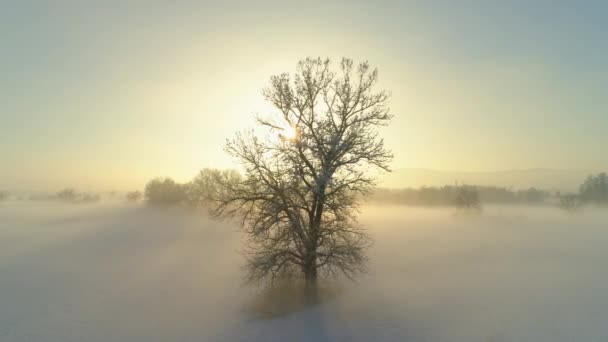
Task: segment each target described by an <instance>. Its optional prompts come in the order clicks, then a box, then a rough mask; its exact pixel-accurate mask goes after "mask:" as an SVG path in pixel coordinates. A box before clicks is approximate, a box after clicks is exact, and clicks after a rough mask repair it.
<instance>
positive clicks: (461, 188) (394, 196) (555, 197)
mask: <svg viewBox="0 0 608 342" xmlns="http://www.w3.org/2000/svg"><path fill="white" fill-rule="evenodd" d="M463 194H466V197H467V198H477V199H476V201H478V202H480V204H525V205H542V204H545V205H556V204H557V205H559V206H561V207H564V208H566V209H572V208H577V207H580V206H582V205H596V206H606V205H608V176H607V175H606V173H600V174H598V175H591V176H589V177H587V179H586V180H585V181H584V182H583V183H582V184H581V186H580V187H579V191H578V193H560V192H550V191H545V190H541V189H537V188H534V187H532V188H528V189H525V190H512V189H508V188H504V187H496V186H479V185H445V186H441V187H421V188H405V189H386V188H379V189H376V191H375V192H374V194H373V195H372V197H371V198H370V200H371V201H372V202H376V203H391V204H404V205H419V206H453V205H459V203H461V202H462V198H463Z"/></svg>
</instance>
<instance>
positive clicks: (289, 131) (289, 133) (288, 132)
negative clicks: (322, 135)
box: [281, 125, 297, 140]
mask: <svg viewBox="0 0 608 342" xmlns="http://www.w3.org/2000/svg"><path fill="white" fill-rule="evenodd" d="M296 136H297V131H296V129H295V128H294V127H291V126H289V125H285V127H283V130H282V131H281V137H283V139H287V140H292V139H294V138H295V137H296Z"/></svg>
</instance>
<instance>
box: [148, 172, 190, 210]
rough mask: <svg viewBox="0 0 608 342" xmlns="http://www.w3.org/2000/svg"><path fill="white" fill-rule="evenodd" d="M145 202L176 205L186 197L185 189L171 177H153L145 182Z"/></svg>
mask: <svg viewBox="0 0 608 342" xmlns="http://www.w3.org/2000/svg"><path fill="white" fill-rule="evenodd" d="M144 196H145V198H146V202H147V203H148V204H152V205H176V204H181V203H184V202H185V201H186V199H187V196H186V189H185V187H184V186H183V185H181V184H178V183H176V182H175V181H174V180H172V179H171V178H155V179H153V180H151V181H150V182H148V184H146V190H145V194H144Z"/></svg>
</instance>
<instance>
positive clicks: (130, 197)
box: [125, 191, 142, 202]
mask: <svg viewBox="0 0 608 342" xmlns="http://www.w3.org/2000/svg"><path fill="white" fill-rule="evenodd" d="M141 196H142V195H141V192H140V191H130V192H127V195H126V196H125V198H126V199H127V201H129V202H139V200H140V199H141Z"/></svg>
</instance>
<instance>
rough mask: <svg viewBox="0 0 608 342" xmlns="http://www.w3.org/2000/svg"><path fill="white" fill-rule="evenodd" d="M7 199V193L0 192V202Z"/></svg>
mask: <svg viewBox="0 0 608 342" xmlns="http://www.w3.org/2000/svg"><path fill="white" fill-rule="evenodd" d="M7 198H8V193H7V192H6V191H0V201H4V200H5V199H7Z"/></svg>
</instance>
